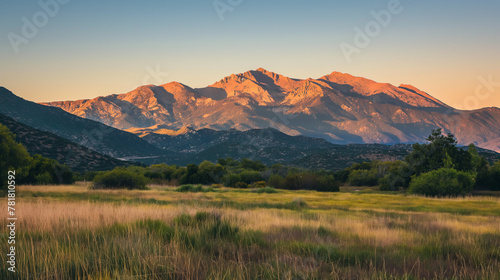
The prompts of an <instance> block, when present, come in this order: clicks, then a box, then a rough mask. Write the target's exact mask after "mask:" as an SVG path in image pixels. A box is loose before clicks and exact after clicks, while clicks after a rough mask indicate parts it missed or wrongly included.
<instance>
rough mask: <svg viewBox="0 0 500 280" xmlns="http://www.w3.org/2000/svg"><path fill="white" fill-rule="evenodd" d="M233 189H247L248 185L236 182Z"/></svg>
mask: <svg viewBox="0 0 500 280" xmlns="http://www.w3.org/2000/svg"><path fill="white" fill-rule="evenodd" d="M234 187H235V188H238V189H246V188H248V184H247V183H244V182H238V183H236V185H235V186H234Z"/></svg>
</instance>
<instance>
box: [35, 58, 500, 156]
mask: <svg viewBox="0 0 500 280" xmlns="http://www.w3.org/2000/svg"><path fill="white" fill-rule="evenodd" d="M45 105H49V106H55V107H59V108H62V109H63V110H65V111H67V112H70V113H72V114H75V115H78V116H81V117H84V118H88V119H92V120H96V121H99V122H102V123H104V124H107V125H110V126H113V127H115V128H119V129H123V130H127V131H131V132H134V133H137V134H139V135H141V136H146V135H148V134H150V133H157V134H168V135H176V134H182V133H190V131H192V130H199V129H202V128H210V129H215V130H226V129H231V128H234V129H238V130H248V129H254V128H268V127H273V128H276V129H278V130H280V131H282V132H284V133H286V134H289V135H306V136H313V137H320V138H323V139H326V140H328V141H330V142H332V143H339V144H345V143H408V142H419V141H423V140H424V139H425V137H426V136H427V135H429V133H430V131H431V129H433V128H437V127H440V128H443V129H444V130H445V131H446V132H451V133H453V134H455V135H456V136H457V138H458V140H459V143H460V144H463V145H467V144H469V143H474V144H476V145H478V146H480V147H483V148H487V149H491V150H495V151H499V152H500V109H498V108H485V109H480V110H474V111H460V110H456V109H454V108H451V107H449V106H448V105H446V104H444V103H443V102H441V101H439V100H437V99H436V98H434V97H432V96H430V95H429V94H427V93H425V92H423V91H421V90H419V89H417V88H416V87H413V86H411V85H400V86H399V87H396V86H393V85H391V84H386V83H377V82H375V81H372V80H369V79H365V78H361V77H354V76H351V75H349V74H343V73H338V72H333V73H331V74H330V75H326V76H323V77H321V78H318V79H306V80H300V79H292V78H288V77H285V76H282V75H279V74H276V73H273V72H269V71H267V70H265V69H262V68H259V69H257V70H254V71H248V72H245V73H241V74H233V75H231V76H228V77H225V78H223V79H222V80H220V81H218V82H216V83H215V84H213V85H210V86H208V87H205V88H198V89H194V88H191V87H189V86H186V85H183V84H180V83H176V82H172V83H168V84H165V85H162V86H154V85H149V86H142V87H139V88H137V89H135V90H133V91H131V92H129V93H125V94H120V95H110V96H106V97H98V98H95V99H91V100H79V101H63V102H50V103H46V104H45Z"/></svg>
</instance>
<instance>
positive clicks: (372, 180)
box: [347, 170, 379, 186]
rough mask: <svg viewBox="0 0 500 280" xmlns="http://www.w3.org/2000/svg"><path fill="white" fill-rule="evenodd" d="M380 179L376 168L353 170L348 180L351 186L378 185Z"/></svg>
mask: <svg viewBox="0 0 500 280" xmlns="http://www.w3.org/2000/svg"><path fill="white" fill-rule="evenodd" d="M378 179H379V178H378V177H377V173H376V171H375V170H353V171H351V174H349V179H348V180H347V181H348V182H349V184H350V185H351V186H376V185H378Z"/></svg>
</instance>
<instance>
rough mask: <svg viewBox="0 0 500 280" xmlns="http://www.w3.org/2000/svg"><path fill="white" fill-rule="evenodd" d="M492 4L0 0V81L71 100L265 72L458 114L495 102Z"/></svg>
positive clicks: (498, 52) (499, 100)
mask: <svg viewBox="0 0 500 280" xmlns="http://www.w3.org/2000/svg"><path fill="white" fill-rule="evenodd" d="M499 12H500V1H498V0H484V1H480V2H479V1H444V0H433V1H431V0H413V1H412V0H401V1H398V0H359V1H354V0H336V1H332V0H328V1H327V0H317V1H314V0H309V1H306V0H272V1H269V0H215V1H214V0H183V1H167V0H161V1H160V0H149V1H148V0H143V1H138V0H122V1H96V0H85V1H83V0H39V1H19V0H2V1H1V2H0V23H1V24H0V86H4V87H6V88H7V89H9V90H11V91H12V92H14V94H16V95H18V96H21V97H23V98H25V99H27V100H32V101H37V102H44V101H59V100H77V99H87V98H94V97H97V96H103V95H109V94H119V93H125V92H128V91H131V90H133V89H135V88H136V87H138V86H141V85H144V84H157V85H160V84H165V83H168V82H171V81H178V82H181V83H184V84H186V85H189V86H191V87H194V88H196V87H204V86H208V85H210V84H213V83H215V82H216V81H219V80H220V79H222V78H223V77H225V76H228V75H230V74H233V73H241V72H245V71H248V70H252V69H257V68H259V67H263V68H265V69H267V70H269V71H273V72H276V73H279V74H283V75H285V76H289V77H292V78H304V79H305V78H319V77H321V76H323V75H326V74H329V73H331V72H333V71H338V72H344V73H349V74H352V75H355V76H362V77H365V78H369V79H372V80H375V81H378V82H388V83H391V84H394V85H396V86H398V85H400V84H411V85H413V86H415V87H417V88H419V89H421V90H423V91H426V92H428V93H429V94H431V95H432V96H434V97H436V98H438V99H440V100H441V101H443V102H445V103H447V104H449V105H451V106H453V107H456V108H461V109H476V108H481V107H490V106H495V107H500V64H499V63H500V36H499V30H500V18H499V17H498V13H499Z"/></svg>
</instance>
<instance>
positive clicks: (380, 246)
mask: <svg viewBox="0 0 500 280" xmlns="http://www.w3.org/2000/svg"><path fill="white" fill-rule="evenodd" d="M17 195H18V197H17V201H16V209H17V217H18V227H17V237H16V250H17V261H18V263H17V270H18V271H17V273H16V274H12V273H10V272H8V271H7V265H5V264H6V261H7V256H6V253H7V234H8V232H7V227H6V225H7V220H6V218H7V216H6V214H7V213H6V212H7V211H6V210H5V211H1V214H2V218H1V221H0V224H1V231H0V234H1V238H0V242H1V244H2V246H0V248H2V253H1V254H0V255H1V257H0V259H1V261H2V263H3V264H4V265H2V266H1V268H0V269H1V270H0V279H500V198H499V197H493V196H476V197H469V198H455V199H451V198H450V199H433V198H424V197H417V196H406V195H403V194H398V193H379V192H375V191H371V190H370V189H362V188H358V189H351V188H342V191H341V192H340V193H318V192H313V191H282V190H279V191H278V193H256V192H252V191H251V190H238V189H227V188H222V189H214V190H212V191H209V192H199V193H192V192H177V191H176V188H173V187H172V188H170V187H156V186H152V187H151V189H150V190H145V191H127V190H89V189H88V188H87V187H86V186H85V185H75V186H21V187H19V188H18V193H17Z"/></svg>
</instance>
